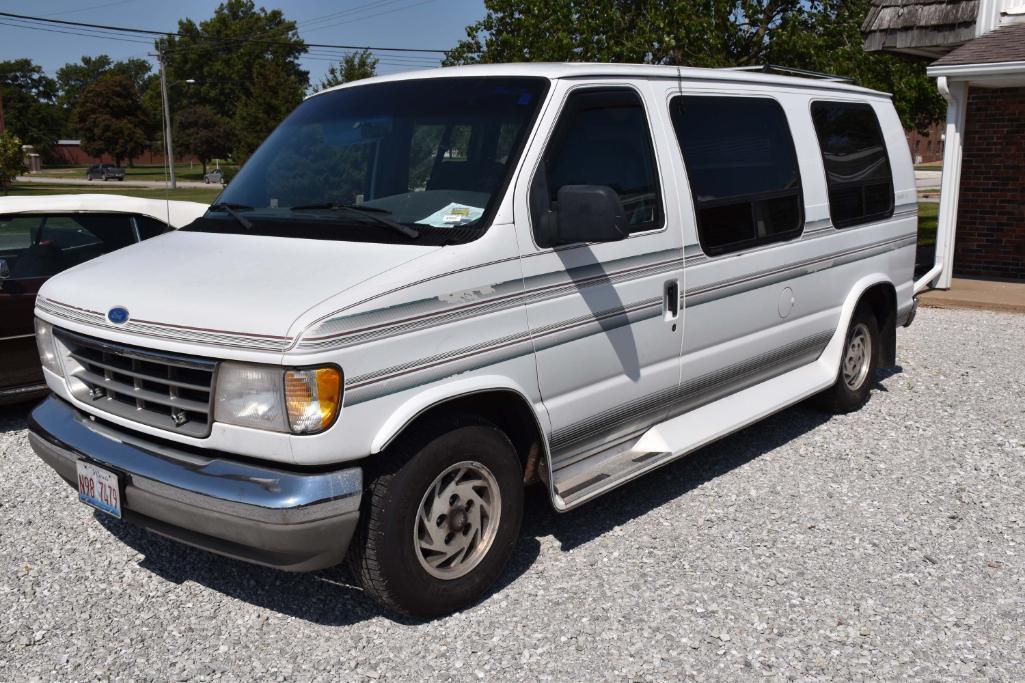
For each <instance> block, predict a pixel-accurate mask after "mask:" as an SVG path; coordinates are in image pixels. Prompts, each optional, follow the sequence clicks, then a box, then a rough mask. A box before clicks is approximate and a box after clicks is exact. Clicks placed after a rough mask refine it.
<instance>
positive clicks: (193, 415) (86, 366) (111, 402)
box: [53, 329, 217, 438]
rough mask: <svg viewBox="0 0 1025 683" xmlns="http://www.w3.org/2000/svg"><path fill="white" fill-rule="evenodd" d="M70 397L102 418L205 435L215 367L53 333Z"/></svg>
mask: <svg viewBox="0 0 1025 683" xmlns="http://www.w3.org/2000/svg"><path fill="white" fill-rule="evenodd" d="M53 332H54V337H56V338H57V339H58V340H59V341H60V342H61V344H63V345H64V347H65V348H66V349H67V354H66V355H65V357H64V360H65V368H64V369H65V371H66V373H67V375H68V379H69V383H70V385H71V393H72V394H73V395H74V396H75V398H77V399H78V400H80V401H82V402H83V403H87V404H91V405H93V406H95V407H96V408H98V409H99V410H102V411H104V412H106V413H110V414H112V415H117V416H119V417H123V418H126V419H128V420H133V421H135V422H139V423H141V424H145V425H149V426H151V427H158V428H160V429H166V430H168V431H171V432H177V433H179V434H185V435H186V436H192V437H199V438H202V437H205V436H208V435H209V434H210V423H211V422H212V419H213V389H214V372H215V370H216V369H217V363H216V361H213V360H210V359H207V358H200V357H198V356H185V355H181V354H174V353H165V352H163V351H152V350H149V349H141V348H138V347H135V346H128V345H125V344H117V343H115V342H109V341H104V340H101V339H94V338H92V337H86V336H83V335H80V334H75V333H74V332H69V331H67V330H60V329H54V331H53Z"/></svg>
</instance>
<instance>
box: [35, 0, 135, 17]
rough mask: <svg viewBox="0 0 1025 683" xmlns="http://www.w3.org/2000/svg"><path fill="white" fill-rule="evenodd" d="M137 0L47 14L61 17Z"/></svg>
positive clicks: (125, 0)
mask: <svg viewBox="0 0 1025 683" xmlns="http://www.w3.org/2000/svg"><path fill="white" fill-rule="evenodd" d="M130 2H135V0H116V2H105V3H103V4H102V5H92V6H90V7H79V8H78V9H69V10H64V11H63V12H51V13H50V14H47V15H45V16H47V17H59V16H62V15H64V14H78V13H79V12H88V11H89V10H94V9H101V8H103V7H114V6H115V5H127V4H128V3H130Z"/></svg>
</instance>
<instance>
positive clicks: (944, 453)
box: [0, 309, 1025, 681]
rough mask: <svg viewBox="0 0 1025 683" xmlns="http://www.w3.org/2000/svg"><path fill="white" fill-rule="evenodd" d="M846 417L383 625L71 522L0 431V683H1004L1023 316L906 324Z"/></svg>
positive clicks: (778, 434) (610, 501) (1023, 608)
mask: <svg viewBox="0 0 1025 683" xmlns="http://www.w3.org/2000/svg"><path fill="white" fill-rule="evenodd" d="M898 344H899V362H900V365H901V368H900V369H899V370H898V371H897V372H894V373H892V374H889V375H888V376H886V377H885V378H883V379H882V380H881V382H880V386H879V387H878V388H877V391H876V392H875V393H874V394H873V397H872V400H871V401H870V402H869V404H868V406H866V408H865V409H863V410H862V411H860V412H859V413H856V414H854V415H848V416H843V417H833V418H828V419H827V418H825V417H823V416H821V415H818V414H817V413H815V412H814V411H813V410H811V409H809V408H808V407H806V406H798V407H796V408H793V409H791V410H788V411H786V412H784V413H782V414H780V415H777V416H775V417H773V418H770V419H768V420H766V421H764V422H762V423H761V424H759V425H757V426H755V427H753V428H750V429H747V430H745V431H743V432H741V433H739V434H737V435H734V436H732V437H730V438H728V439H726V440H724V441H722V442H720V443H718V444H715V445H713V446H711V447H708V448H705V449H703V450H702V451H700V452H699V453H697V454H695V455H693V456H691V457H690V458H688V459H686V460H684V461H682V462H679V463H676V464H674V465H671V466H669V467H667V468H664V469H663V470H661V471H659V472H656V473H655V474H653V475H649V476H648V477H647V478H645V479H643V480H640V481H638V482H635V483H633V484H631V485H629V486H628V487H626V488H624V489H620V490H619V491H617V492H614V493H612V494H611V495H609V496H606V497H605V498H604V499H602V501H601V502H600V503H597V504H592V505H590V506H587V507H585V508H582V509H580V510H577V511H575V512H572V513H569V514H566V515H557V514H555V513H553V512H551V511H550V510H549V509H548V508H546V507H545V501H544V499H543V497H541V496H539V495H537V494H533V495H532V496H531V497H530V498H529V499H528V502H529V503H531V508H530V509H529V511H528V514H527V518H526V520H525V534H524V537H523V540H522V542H521V544H520V546H519V549H518V552H517V554H516V556H515V559H514V562H513V565H512V566H511V568H510V569H509V571H508V572H507V573H506V575H505V576H504V578H503V580H502V581H501V584H500V585H499V587H498V588H497V589H496V591H495V592H494V593H493V594H492V595H491V596H490V597H489V598H488V599H487V600H485V601H484V602H483V603H482V604H481V605H479V606H477V607H475V608H473V609H471V610H469V611H467V612H464V613H461V614H457V615H454V616H451V617H449V618H446V619H441V620H439V621H436V622H434V623H415V622H409V621H403V620H396V619H393V618H391V617H390V616H389V615H387V614H383V613H382V612H381V611H380V610H379V609H378V608H377V607H376V606H375V604H374V603H373V602H371V601H370V600H369V599H368V598H367V597H365V596H364V595H363V594H362V593H361V592H360V591H358V590H356V589H354V588H352V587H351V586H349V585H348V578H347V576H346V575H345V573H344V572H343V571H341V570H331V571H328V572H322V573H319V574H315V575H291V574H284V573H279V572H275V571H271V570H267V569H261V568H257V567H251V566H248V565H245V564H242V563H239V562H234V561H230V560H225V559H220V558H217V557H215V556H212V555H208V554H206V553H203V552H201V551H196V550H191V549H188V548H185V547H183V546H179V545H176V544H174V543H171V542H169V541H165V540H162V539H160V538H158V537H155V536H151V535H149V534H148V533H146V532H142V531H138V530H136V529H133V528H131V527H127V526H124V525H121V524H119V523H116V522H113V521H107V520H105V519H100V518H99V513H97V515H96V516H94V515H93V514H92V513H91V512H90V511H89V510H87V509H86V508H85V507H84V506H82V505H79V504H78V503H77V502H76V500H75V497H74V493H73V492H72V490H71V489H70V488H69V487H68V486H67V485H65V484H64V483H62V482H60V481H59V480H58V479H57V477H56V475H55V474H53V472H51V471H50V470H49V469H48V468H46V467H45V466H44V465H43V464H42V463H41V462H40V461H39V460H38V459H36V457H35V456H34V455H33V454H32V452H31V450H30V449H29V446H28V442H27V440H26V437H25V431H24V420H25V416H26V413H27V411H26V410H24V409H6V410H2V412H0V496H2V501H3V502H2V503H0V505H2V507H3V510H2V511H0V543H2V545H0V547H2V549H3V552H2V555H0V571H2V572H3V580H2V582H0V677H2V679H3V680H10V679H48V680H53V679H61V680H67V679H74V680H86V679H94V678H118V679H121V678H136V679H160V680H168V679H170V680H176V679H178V680H184V679H193V678H198V679H200V680H202V679H203V678H207V679H216V678H224V679H248V678H266V679H274V680H285V679H301V680H306V679H319V680H332V681H334V680H366V679H392V680H449V679H452V680H477V679H485V680H496V679H502V680H506V679H528V680H539V679H544V680H604V679H611V680H626V679H629V680H649V679H650V680H659V679H661V680H664V679H680V678H685V677H695V678H697V677H701V678H705V677H711V678H731V679H732V678H743V679H753V678H761V677H768V678H777V679H821V678H880V679H887V680H896V679H898V678H914V679H933V680H935V679H955V678H957V679H963V678H972V679H984V678H985V679H993V680H1006V681H1013V680H1022V679H1023V677H1025V663H1023V659H1025V654H1023V653H1025V628H1023V627H1025V592H1023V587H1025V583H1023V581H1025V566H1023V560H1025V555H1023V552H1025V548H1023V543H1025V475H1023V470H1025V466H1023V460H1025V408H1023V396H1025V392H1023V387H1025V369H1023V368H1025V364H1023V363H1022V357H1023V353H1022V352H1023V351H1025V316H1014V315H1006V314H996V313H980V312H968V311H944V310H934V309H925V310H922V311H921V312H920V313H919V317H918V320H917V321H916V323H915V325H914V326H913V327H912V328H911V329H910V330H902V331H901V332H900V336H899V339H898Z"/></svg>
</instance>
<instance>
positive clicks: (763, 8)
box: [445, 0, 943, 126]
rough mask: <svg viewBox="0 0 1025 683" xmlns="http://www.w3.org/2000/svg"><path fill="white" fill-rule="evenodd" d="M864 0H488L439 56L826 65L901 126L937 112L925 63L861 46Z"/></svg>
mask: <svg viewBox="0 0 1025 683" xmlns="http://www.w3.org/2000/svg"><path fill="white" fill-rule="evenodd" d="M869 3H870V0H566V1H565V2H559V3H552V2H549V1H548V0H485V2H484V6H485V15H484V18H483V19H481V20H480V21H478V22H476V23H474V24H472V25H470V26H468V27H467V28H466V38H465V39H464V40H462V41H460V43H459V44H458V45H457V46H456V47H455V49H453V50H451V51H450V52H449V53H448V54H447V55H446V59H445V64H446V65H453V64H466V63H475V62H484V63H496V62H523V61H527V62H530V61H569V62H626V63H646V64H668V65H679V66H702V67H729V66H752V65H758V64H780V65H785V66H793V67H798V68H806V69H811V70H816V71H827V72H831V73H836V74H840V75H844V76H850V77H853V78H854V79H855V80H857V81H858V82H860V83H861V84H863V85H866V86H868V87H874V88H879V89H882V90H886V91H888V92H892V93H893V94H894V103H895V104H896V107H897V111H898V112H899V113H900V115H901V120H902V121H903V123H904V125H905V126H912V125H919V126H921V125H924V124H928V123H929V122H931V121H934V120H936V119H937V118H938V117H939V116H941V115H942V111H943V108H942V102H941V101H940V99H939V97H938V95H937V94H936V92H935V87H934V86H933V85H932V84H931V82H930V81H929V79H928V78H927V77H926V74H925V62H924V61H921V60H915V59H905V58H901V57H897V56H891V55H884V54H878V53H865V52H864V51H863V50H862V38H861V33H860V31H859V27H860V24H861V21H862V20H863V19H864V17H865V14H866V13H867V11H868V5H869Z"/></svg>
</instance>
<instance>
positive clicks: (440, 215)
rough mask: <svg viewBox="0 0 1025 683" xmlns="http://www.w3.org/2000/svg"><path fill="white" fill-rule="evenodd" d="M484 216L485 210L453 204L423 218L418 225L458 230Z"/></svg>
mask: <svg viewBox="0 0 1025 683" xmlns="http://www.w3.org/2000/svg"><path fill="white" fill-rule="evenodd" d="M483 215H484V209H479V208H477V207H476V206H467V205H466V204H457V203H455V202H452V203H451V204H449V205H448V206H444V207H442V208H440V209H438V210H437V211H435V212H434V213H432V214H431V215H430V216H427V217H426V218H421V219H420V220H418V221H417V223H422V224H424V225H430V226H433V227H435V228H457V227H459V226H460V225H466V224H467V223H470V222H472V221H475V220H477V219H478V218H480V217H481V216H483Z"/></svg>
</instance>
